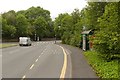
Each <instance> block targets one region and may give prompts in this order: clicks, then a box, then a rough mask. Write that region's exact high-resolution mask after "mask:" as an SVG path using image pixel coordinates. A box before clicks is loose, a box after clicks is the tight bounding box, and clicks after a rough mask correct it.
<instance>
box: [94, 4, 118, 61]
mask: <svg viewBox="0 0 120 80" xmlns="http://www.w3.org/2000/svg"><path fill="white" fill-rule="evenodd" d="M118 17H119V16H118V3H109V4H108V5H107V6H106V7H105V12H104V14H103V16H101V17H100V18H98V22H99V27H100V31H97V33H96V35H95V39H94V40H93V42H94V48H95V50H96V51H98V52H100V53H103V54H104V56H105V57H106V58H107V59H111V58H112V56H113V55H114V54H120V49H119V48H120V27H119V25H118V24H119V20H118Z"/></svg>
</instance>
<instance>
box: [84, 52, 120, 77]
mask: <svg viewBox="0 0 120 80" xmlns="http://www.w3.org/2000/svg"><path fill="white" fill-rule="evenodd" d="M84 55H85V56H86V58H87V60H88V62H89V64H90V65H91V66H92V67H93V69H94V70H95V71H96V73H97V75H98V76H99V77H100V78H117V79H118V78H119V75H118V71H119V70H118V60H111V61H109V62H108V61H107V60H105V59H104V58H102V57H101V56H100V54H98V53H97V52H95V51H86V52H85V53H84Z"/></svg>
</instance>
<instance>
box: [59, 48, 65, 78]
mask: <svg viewBox="0 0 120 80" xmlns="http://www.w3.org/2000/svg"><path fill="white" fill-rule="evenodd" d="M60 47H61V48H62V50H63V53H64V63H63V67H62V71H61V75H60V80H64V78H65V73H66V69H67V53H66V52H65V49H64V48H63V47H62V46H60Z"/></svg>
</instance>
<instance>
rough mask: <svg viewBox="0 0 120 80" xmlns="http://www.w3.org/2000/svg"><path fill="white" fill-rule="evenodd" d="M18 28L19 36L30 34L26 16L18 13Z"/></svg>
mask: <svg viewBox="0 0 120 80" xmlns="http://www.w3.org/2000/svg"><path fill="white" fill-rule="evenodd" d="M16 21H17V22H16V29H17V33H16V35H17V37H19V36H28V27H29V23H28V21H27V19H26V17H25V16H24V15H22V14H18V15H17V17H16Z"/></svg>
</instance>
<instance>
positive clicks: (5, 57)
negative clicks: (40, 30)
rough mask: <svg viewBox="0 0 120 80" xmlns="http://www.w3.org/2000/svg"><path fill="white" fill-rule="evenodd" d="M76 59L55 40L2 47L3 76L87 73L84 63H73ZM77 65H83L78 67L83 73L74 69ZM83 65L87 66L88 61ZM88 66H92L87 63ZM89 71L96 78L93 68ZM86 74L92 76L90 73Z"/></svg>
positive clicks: (41, 76)
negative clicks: (30, 44)
mask: <svg viewBox="0 0 120 80" xmlns="http://www.w3.org/2000/svg"><path fill="white" fill-rule="evenodd" d="M78 57H79V56H78ZM76 58H77V56H76ZM74 59H75V58H73V59H72V56H71V51H70V50H69V49H67V48H65V47H64V46H62V45H58V44H54V41H42V42H34V43H33V44H32V46H22V47H20V46H15V47H9V48H4V49H2V78H23V79H24V78H72V76H73V74H81V75H82V73H84V75H86V73H85V72H84V68H83V66H82V65H79V64H77V63H76V64H74V63H73V61H72V60H74ZM76 61H77V60H76ZM77 62H80V61H77ZM73 64H74V65H73ZM75 65H76V66H77V65H79V68H80V66H82V67H81V69H79V68H77V69H78V71H79V70H82V71H81V72H82V73H78V72H75V71H73V70H74V69H73V68H74V67H75ZM83 65H85V67H86V63H85V64H83ZM87 67H90V66H89V65H88V64H87ZM87 67H86V68H87ZM75 68H76V67H75ZM86 70H88V69H86ZM86 70H85V71H86ZM89 71H90V74H91V77H93V78H96V75H95V74H94V72H91V69H90V70H88V72H89ZM73 72H75V73H73ZM86 72H87V71H86ZM88 72H87V73H88ZM86 76H87V78H88V77H90V75H89V76H88V75H86ZM78 77H79V76H77V78H78ZM80 77H81V76H80ZM83 77H85V76H83Z"/></svg>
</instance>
